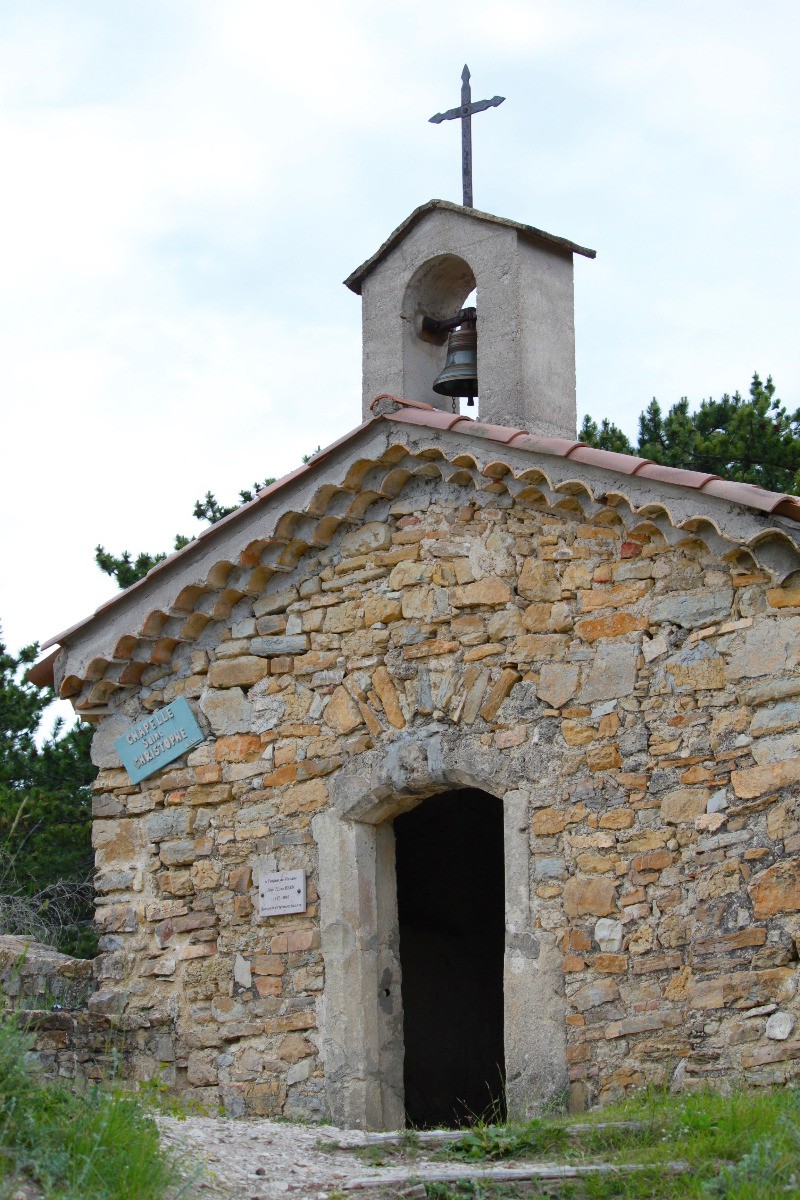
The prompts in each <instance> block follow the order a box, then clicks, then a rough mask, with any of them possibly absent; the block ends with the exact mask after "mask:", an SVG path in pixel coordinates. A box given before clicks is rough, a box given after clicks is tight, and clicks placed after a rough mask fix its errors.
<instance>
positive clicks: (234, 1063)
mask: <svg viewBox="0 0 800 1200" xmlns="http://www.w3.org/2000/svg"><path fill="white" fill-rule="evenodd" d="M414 489H415V490H414V491H413V493H412V492H408V493H407V494H401V498H400V499H399V500H398V501H396V502H395V503H394V504H393V505H390V511H389V515H388V517H387V518H386V519H381V520H380V521H371V522H368V523H366V524H364V525H362V526H360V527H357V528H354V529H352V530H351V531H350V532H349V533H347V534H345V536H343V537H337V538H335V539H334V541H333V542H332V543H331V545H330V547H328V548H327V549H325V550H322V551H320V552H315V551H313V550H310V551H309V553H308V554H307V555H306V557H305V559H303V560H301V562H300V564H299V566H298V567H297V568H296V569H294V570H287V573H286V575H285V577H284V579H283V581H282V582H281V586H280V587H277V588H276V587H275V584H276V583H278V582H280V581H279V580H277V579H273V580H271V581H270V584H269V585H268V590H267V591H266V593H265V594H263V595H261V596H259V597H258V598H256V599H252V598H244V599H238V598H236V597H235V598H234V600H235V603H234V602H233V601H232V603H233V607H230V605H229V615H220V612H221V609H220V607H219V606H218V607H217V608H216V609H215V610H214V612H209V613H208V614H207V615H206V617H205V619H204V620H202V621H198V626H197V637H196V639H195V640H194V641H193V642H184V643H180V644H178V645H177V647H175V648H174V649H173V645H168V646H166V647H165V649H164V652H163V660H164V661H163V662H162V663H160V664H153V665H151V666H148V667H147V668H146V670H145V671H144V673H143V675H142V676H141V683H140V684H139V685H138V686H137V687H135V688H130V689H128V690H127V691H124V690H120V691H118V692H117V693H116V694H115V696H114V697H113V698H112V705H113V706H114V712H113V715H112V716H110V717H108V718H106V719H105V720H104V721H103V722H102V723H101V725H100V728H99V731H98V734H97V735H96V738H95V747H94V754H95V757H96V761H97V762H98V763H99V764H100V766H101V770H100V774H99V776H98V779H97V782H96V785H95V788H96V797H95V816H96V821H95V826H94V842H95V846H96V851H97V868H98V877H97V886H98V892H99V900H98V910H97V917H98V922H99V926H100V930H101V934H102V938H101V949H102V951H103V954H102V956H101V958H100V959H99V960H98V962H97V965H96V971H97V976H98V983H99V992H98V993H97V994H96V996H95V997H94V1000H93V1004H94V1005H95V1009H96V1011H101V1010H105V1011H106V1012H116V1013H118V1014H123V1015H124V1017H125V1020H126V1021H128V1022H130V1023H131V1025H132V1026H133V1027H135V1028H138V1029H139V1031H140V1033H141V1031H147V1030H151V1031H158V1030H159V1029H163V1028H169V1029H170V1030H173V1029H174V1038H171V1043H170V1044H171V1049H170V1054H171V1055H172V1057H171V1059H170V1071H171V1072H172V1075H173V1077H174V1080H175V1085H176V1086H177V1087H180V1088H183V1089H186V1090H188V1091H189V1092H190V1093H191V1094H192V1095H194V1096H196V1097H197V1098H199V1099H203V1100H207V1101H208V1100H210V1101H212V1102H214V1101H216V1099H217V1098H219V1099H220V1100H221V1101H222V1102H223V1103H224V1104H225V1106H226V1107H227V1109H228V1111H230V1112H231V1113H241V1112H245V1111H249V1112H253V1113H265V1114H277V1113H282V1114H285V1115H287V1116H292V1117H322V1116H328V1115H330V1114H331V1112H333V1115H334V1116H335V1117H338V1116H339V1109H337V1107H336V1104H335V1103H334V1102H333V1101H332V1099H331V1095H332V1092H331V1088H332V1087H333V1088H334V1090H335V1087H336V1086H337V1085H336V1082H335V1079H334V1076H335V1075H336V1073H337V1071H341V1070H343V1069H344V1068H341V1067H336V1068H334V1057H335V1056H334V1054H333V1050H331V1049H330V1048H327V1049H326V1046H328V1043H329V1042H330V1044H331V1045H332V1044H333V1042H332V1041H331V1038H333V1039H334V1040H335V1037H334V1034H333V1033H331V1032H330V1031H331V1030H332V1029H333V1027H334V1026H335V1025H336V1022H337V1021H338V1020H339V1016H340V1014H339V1013H338V1012H335V1011H331V1000H330V999H328V1000H327V1001H326V999H325V993H324V986H325V967H326V963H325V962H324V961H323V958H324V956H323V949H325V954H327V955H328V967H329V973H330V967H331V964H332V962H333V959H334V957H335V956H336V954H338V953H339V952H338V951H337V950H336V945H337V943H336V940H335V937H334V933H335V930H334V932H331V929H332V925H331V923H332V922H333V924H335V923H336V920H339V926H337V928H339V927H340V926H341V920H340V919H339V918H338V917H337V915H336V913H334V912H333V911H332V909H333V908H334V907H335V904H336V900H335V897H334V895H333V892H332V891H331V890H330V889H329V894H328V897H327V902H328V904H329V906H331V907H330V908H329V910H328V912H327V914H326V912H325V910H324V905H325V902H326V896H325V894H323V895H322V897H321V899H322V903H323V914H322V916H323V920H322V922H321V921H320V896H319V895H318V890H319V883H320V876H319V855H318V845H317V838H318V837H321V836H322V834H321V833H320V831H321V830H322V829H323V826H324V822H322V821H321V820H320V822H317V823H316V824H315V826H314V828H313V829H312V820H313V819H314V818H315V817H319V818H320V819H322V818H323V817H326V819H327V814H331V815H332V819H333V818H335V817H338V815H339V814H340V813H342V812H343V811H344V808H345V807H347V806H350V808H352V805H353V804H354V803H357V802H358V799H359V796H361V795H363V797H364V798H365V805H366V803H367V798H371V799H370V803H371V804H372V806H373V807H372V808H371V809H370V814H371V815H370V816H369V818H368V819H369V820H370V821H371V822H372V823H373V824H375V822H377V821H379V819H380V816H381V811H384V810H381V811H378V810H377V809H376V808H375V804H376V803H378V802H379V801H380V803H383V802H384V800H385V803H386V808H385V814H386V815H387V816H388V817H391V815H392V814H393V812H394V811H397V810H396V809H392V807H391V794H392V791H393V788H396V790H397V792H398V794H400V793H402V794H403V796H404V799H403V804H404V805H405V807H408V806H409V803H410V802H411V801H410V800H409V797H412V798H413V797H414V796H416V798H417V799H419V798H421V797H422V796H424V795H425V794H428V793H429V792H430V791H432V790H437V789H438V790H442V789H443V788H444V787H445V786H450V787H454V786H459V784H466V783H469V784H470V785H474V786H482V787H484V788H485V789H486V790H489V791H492V792H493V793H494V794H495V795H498V796H501V797H502V798H503V799H504V801H505V802H506V805H507V807H508V808H509V811H511V810H512V808H513V816H514V821H515V822H516V825H515V829H524V830H526V831H527V833H525V834H524V835H522V836H523V837H524V843H525V848H524V851H523V852H521V853H523V867H522V871H523V874H524V876H525V887H524V888H522V891H524V893H525V896H524V906H523V908H520V907H519V904H518V902H517V899H516V898H514V897H509V911H511V910H512V909H513V911H514V912H515V913H517V916H516V917H515V918H514V921H515V922H516V923H517V926H518V925H519V922H520V921H523V923H524V922H527V924H528V928H527V929H520V928H518V927H516V926H515V929H514V938H516V939H517V942H515V943H514V945H517V944H521V942H520V941H519V939H523V940H524V938H526V937H527V938H528V939H529V944H530V945H535V946H536V951H535V955H539V954H541V955H542V956H544V953H545V950H546V949H547V948H548V947H550V948H554V952H555V954H556V957H555V960H554V961H556V963H557V971H558V980H557V992H558V997H557V1000H555V1001H552V1002H551V1003H550V1007H549V1014H550V1017H551V1018H553V1019H555V1020H556V1022H557V1024H558V1025H559V1027H560V1028H562V1029H563V1027H564V1026H566V1062H565V1065H564V1074H563V1080H564V1081H566V1080H567V1079H568V1081H569V1083H570V1085H571V1088H572V1093H573V1103H574V1104H576V1105H579V1104H581V1103H583V1102H591V1101H594V1100H596V1099H600V1100H601V1101H605V1100H608V1099H611V1098H615V1097H617V1096H619V1095H620V1094H622V1093H624V1091H625V1090H626V1089H627V1088H630V1087H633V1086H638V1085H641V1084H644V1083H646V1082H648V1081H663V1080H665V1079H668V1078H671V1079H673V1081H674V1083H675V1085H676V1086H696V1085H698V1084H702V1083H710V1084H712V1085H714V1086H718V1085H723V1084H725V1083H727V1082H729V1081H730V1080H732V1079H733V1078H739V1077H742V1078H744V1079H746V1080H748V1081H749V1082H751V1083H756V1084H767V1083H773V1082H782V1081H784V1080H788V1079H792V1078H795V1077H796V1076H797V1075H798V1074H800V1033H798V1029H797V1025H796V1022H797V1017H798V1015H799V1014H798V999H797V987H796V985H797V946H798V941H800V856H799V854H798V852H799V851H800V758H798V756H797V748H798V729H800V589H795V590H791V589H790V588H783V589H775V588H772V587H771V586H770V583H769V581H768V579H767V577H766V576H764V575H762V574H758V573H754V572H753V571H752V569H749V568H748V567H747V566H746V565H744V564H742V565H737V562H736V560H735V558H734V559H733V560H732V561H730V562H728V561H723V560H722V559H720V558H719V557H717V556H716V555H715V554H714V553H713V552H712V551H711V550H709V549H708V547H707V546H706V545H705V544H704V543H702V542H701V541H699V540H695V539H693V538H692V537H691V536H689V535H687V540H686V543H685V544H684V545H682V546H681V547H678V548H674V547H670V546H669V545H668V544H667V543H666V542H665V541H664V540H663V538H662V536H661V534H660V533H659V532H658V530H657V529H656V528H655V526H653V525H649V524H648V523H647V522H646V521H643V522H642V524H641V525H640V526H639V527H638V528H637V529H636V531H635V532H634V533H633V534H631V533H627V534H624V533H621V532H620V527H619V526H618V524H617V523H616V522H615V519H614V514H613V509H611V508H604V509H602V510H601V514H600V517H599V518H598V519H596V520H595V521H592V522H587V521H586V519H585V518H584V517H583V515H582V514H581V513H580V512H576V511H571V510H570V506H569V500H565V501H564V507H563V508H560V509H548V508H545V507H543V506H536V505H534V504H526V503H524V502H522V501H519V500H517V501H513V502H512V500H511V499H510V497H508V496H507V495H498V496H492V495H491V493H487V492H483V493H474V492H470V493H467V494H466V498H467V499H469V497H470V496H471V497H472V500H471V502H470V503H465V495H464V492H463V491H462V490H461V489H459V488H458V487H455V486H453V485H446V484H443V483H441V482H438V481H437V482H434V481H431V482H430V484H429V485H421V484H415V485H414ZM623 538H624V539H625V540H623ZM222 611H224V609H223V610H222ZM203 626H204V627H203ZM178 695H184V696H186V697H187V699H188V700H189V701H190V703H191V704H192V706H193V708H194V709H195V711H196V712H197V715H198V718H199V720H200V721H201V723H202V724H203V728H204V731H205V732H206V733H207V738H206V741H205V742H204V743H203V744H202V745H201V746H199V747H198V748H196V749H194V750H193V751H191V752H190V753H189V755H188V756H187V757H186V758H185V759H184V760H181V761H180V762H179V764H177V765H176V766H175V767H174V768H173V769H170V768H166V769H165V770H162V771H160V772H158V773H156V774H155V775H153V776H152V777H151V778H150V779H148V780H146V781H145V782H144V783H143V784H142V785H140V786H132V785H131V784H130V781H129V779H128V776H127V774H126V773H125V772H124V771H123V770H122V769H119V767H118V766H117V765H116V764H117V762H118V760H117V759H116V758H115V756H114V753H113V748H112V741H113V738H114V737H115V736H118V735H119V733H120V732H122V730H123V729H124V728H126V727H127V726H129V725H130V724H132V723H133V722H135V721H136V720H138V719H139V718H140V717H141V716H142V715H143V713H145V712H147V711H152V710H154V709H156V708H158V707H160V706H162V705H164V704H166V703H168V702H169V701H170V700H171V699H173V698H175V697H176V696H178ZM434 744H435V746H436V747H438V749H436V752H435V753H433V751H432V750H431V747H432V746H433V745H434ZM420 747H427V749H424V750H423V751H420V753H421V754H422V759H423V760H424V762H425V763H426V764H427V765H426V766H425V769H424V770H421V772H420V773H419V777H418V779H417V782H416V783H415V782H414V778H415V776H414V772H415V771H416V769H417V768H416V766H415V763H416V761H417V758H415V755H417V752H418V751H419V748H420ZM404 756H405V757H404ZM426 756H427V757H426ZM437 756H438V758H437ZM417 757H418V755H417ZM434 759H436V761H438V762H439V763H440V765H439V766H438V767H436V766H435V765H434V766H431V763H433V762H434ZM442 763H444V766H442V765H441V764H442ZM409 764H410V765H409ZM450 764H452V765H450ZM437 772H438V773H437ZM409 780H410V781H411V782H409ZM365 811H366V808H365ZM376 813H377V815H376ZM351 818H352V814H351ZM356 819H360V818H358V815H357V814H356ZM364 819H367V818H364ZM315 831H316V834H317V836H316V837H315ZM326 836H327V835H326ZM354 861H355V860H354ZM294 868H305V870H306V871H307V873H308V899H309V905H308V911H307V912H306V913H305V914H303V915H301V916H293V917H283V918H269V919H262V918H259V917H258V916H257V914H256V908H257V883H258V877H259V873H260V872H262V871H271V870H276V869H277V870H288V869H294ZM515 869H516V868H515ZM518 890H519V889H518ZM519 903H520V904H521V903H522V901H520V902H519ZM515 906H516V907H515ZM519 912H524V914H525V915H524V917H522V918H520V917H519ZM326 929H328V932H327V933H325V931H326ZM321 932H322V933H323V934H325V936H326V938H327V941H326V942H325V943H322V942H321ZM340 932H341V930H340ZM358 932H359V931H358V930H356V934H355V936H358ZM374 932H375V931H373V933H374ZM377 932H378V933H380V930H379V929H378V930H377ZM336 936H339V935H338V934H337V935H336ZM531 939H532V940H531ZM512 940H513V939H512ZM540 947H541V948H542V949H541V950H540ZM513 953H514V946H513V945H511V944H510V949H509V954H513ZM548 953H549V951H548ZM551 957H552V956H551ZM540 961H544V958H543V957H542V958H540ZM548 961H550V960H549V959H548ZM515 986H519V987H522V988H524V987H525V986H527V985H526V983H525V979H524V976H523V978H522V983H518V984H515ZM535 986H536V985H535V983H534V980H533V976H531V983H530V987H531V988H534V987H535ZM346 990H347V989H346V988H345V991H346ZM362 999H363V998H360V999H358V1001H357V1002H358V1003H359V1004H360V1003H361V1002H362ZM337 1002H338V1001H337ZM341 1002H342V1003H346V1000H343V1001H341ZM353 1002H354V1003H355V1002H356V1001H355V1000H354V1001H353ZM554 1014H555V1015H554ZM512 1018H513V1014H510V1015H509V1018H508V1019H509V1021H511V1020H512ZM387 1028H388V1027H387ZM393 1028H394V1034H393V1035H392V1036H395V1037H396V1036H398V1034H397V1026H396V1025H395V1026H394V1027H393ZM326 1030H327V1031H328V1032H326ZM334 1032H335V1031H334ZM142 1036H144V1035H142ZM376 1036H377V1035H376ZM387 1036H388V1034H387ZM524 1036H525V1035H524V1033H521V1032H520V1029H516V1031H514V1030H510V1031H507V1042H508V1044H509V1045H513V1046H514V1047H516V1050H515V1053H516V1052H517V1050H518V1052H519V1054H520V1055H523V1053H524V1051H525V1044H524ZM520 1038H522V1041H520ZM326 1039H327V1040H326ZM508 1039H510V1041H509V1040H508ZM515 1039H516V1040H515ZM137 1054H138V1057H136V1055H134V1058H135V1059H136V1066H135V1069H136V1071H138V1072H139V1074H146V1073H147V1072H148V1071H151V1070H152V1069H153V1068H154V1066H157V1063H158V1060H159V1059H160V1058H161V1057H163V1056H161V1055H160V1054H159V1053H158V1052H157V1050H156V1049H155V1048H154V1046H153V1045H150V1046H145V1045H144V1044H142V1046H141V1049H140V1050H138V1051H137ZM167 1057H168V1056H167ZM373 1058H374V1056H373ZM508 1065H509V1068H511V1067H512V1064H511V1063H509V1064H508ZM373 1069H375V1068H374V1067H373ZM558 1083H559V1077H558V1072H556V1073H555V1074H554V1075H552V1077H551V1078H550V1083H549V1085H548V1086H550V1090H554V1089H555V1087H556V1085H557V1084H558ZM543 1099H546V1096H545V1095H539V1096H530V1097H529V1106H530V1107H531V1109H533V1108H535V1106H536V1104H537V1102H539V1103H540V1102H541V1101H542V1100H543ZM364 1111H366V1110H364ZM368 1119H369V1118H367V1117H364V1118H363V1120H365V1121H367V1120H368Z"/></svg>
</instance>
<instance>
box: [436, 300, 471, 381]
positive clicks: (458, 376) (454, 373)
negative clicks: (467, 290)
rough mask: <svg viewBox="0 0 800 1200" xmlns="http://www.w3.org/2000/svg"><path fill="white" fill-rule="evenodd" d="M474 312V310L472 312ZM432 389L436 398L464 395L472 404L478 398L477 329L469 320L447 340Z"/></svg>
mask: <svg viewBox="0 0 800 1200" xmlns="http://www.w3.org/2000/svg"><path fill="white" fill-rule="evenodd" d="M473 311H474V310H473ZM433 390H434V391H435V392H436V393H437V394H438V395H440V396H467V397H468V400H467V404H474V403H475V400H474V397H475V396H477V395H478V330H477V326H476V324H475V321H474V319H473V320H465V321H463V322H462V324H461V328H460V329H455V330H453V332H452V333H451V334H450V336H449V337H448V339H447V357H446V358H445V362H444V369H443V370H442V372H441V373H440V374H439V375H437V377H436V381H435V382H434V385H433Z"/></svg>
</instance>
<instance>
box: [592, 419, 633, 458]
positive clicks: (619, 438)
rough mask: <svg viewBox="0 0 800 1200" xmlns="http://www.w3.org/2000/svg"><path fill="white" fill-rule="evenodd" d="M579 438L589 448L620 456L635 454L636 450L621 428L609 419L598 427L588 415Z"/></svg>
mask: <svg viewBox="0 0 800 1200" xmlns="http://www.w3.org/2000/svg"><path fill="white" fill-rule="evenodd" d="M578 437H579V438H580V440H581V441H582V442H585V443H586V445H587V446H595V447H596V448H597V449H598V450H614V451H616V452H617V453H618V454H633V453H634V449H633V446H632V445H631V443H630V441H629V440H628V438H627V437H626V435H625V434H624V433H623V432H622V430H621V429H620V428H619V426H617V425H615V424H614V423H613V421H609V419H608V417H603V420H602V421H601V422H600V424H599V425H598V424H597V422H596V421H593V420H592V418H591V417H590V416H589V414H588V413H587V414H586V416H585V417H584V418H583V424H582V425H581V427H580V430H579V431H578Z"/></svg>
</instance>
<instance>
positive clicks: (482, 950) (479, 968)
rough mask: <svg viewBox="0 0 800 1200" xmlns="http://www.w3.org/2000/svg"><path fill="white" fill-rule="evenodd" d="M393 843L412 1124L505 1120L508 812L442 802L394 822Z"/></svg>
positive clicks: (494, 803) (468, 795) (481, 800)
mask: <svg viewBox="0 0 800 1200" xmlns="http://www.w3.org/2000/svg"><path fill="white" fill-rule="evenodd" d="M394 836H395V864H396V876H397V913H398V928H399V934H400V938H399V959H400V978H401V992H402V1005H403V1090H404V1094H405V1110H406V1121H407V1123H408V1124H409V1125H410V1126H412V1127H414V1128H434V1127H437V1126H438V1127H441V1126H446V1127H451V1126H458V1125H464V1124H469V1123H472V1122H474V1120H475V1118H476V1117H483V1118H485V1119H489V1120H493V1121H496V1120H500V1119H504V1118H505V1115H506V1113H505V1051H504V1045H503V1035H504V1018H503V1013H504V991H503V957H504V948H505V874H504V854H503V806H502V803H501V801H499V800H498V799H496V798H495V797H494V796H489V795H487V794H486V792H482V791H479V790H477V789H472V788H470V789H462V790H459V791H452V792H443V793H440V794H438V795H435V796H430V797H429V798H428V799H427V800H423V801H422V803H421V804H419V805H417V807H416V808H414V809H412V810H411V811H410V812H406V813H403V814H401V815H400V816H398V817H397V818H396V819H395V821H394Z"/></svg>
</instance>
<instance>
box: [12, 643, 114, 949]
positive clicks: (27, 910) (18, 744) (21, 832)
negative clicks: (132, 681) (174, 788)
mask: <svg viewBox="0 0 800 1200" xmlns="http://www.w3.org/2000/svg"><path fill="white" fill-rule="evenodd" d="M37 653H38V647H37V646H35V645H32V646H26V647H24V648H23V649H22V650H21V651H20V652H19V654H18V655H16V656H15V655H13V654H10V653H8V651H7V650H6V647H5V645H3V643H2V642H0V930H1V931H2V932H7V933H14V932H20V933H26V934H28V935H30V936H35V937H37V938H38V939H39V940H42V939H45V940H52V941H55V942H56V943H57V944H58V946H59V948H60V949H62V950H65V951H68V952H72V953H75V952H79V953H80V952H91V950H92V948H93V944H94V934H93V930H92V925H91V922H92V917H93V911H94V910H93V905H92V889H91V883H90V877H91V872H92V865H93V858H92V849H91V814H92V802H91V791H90V787H89V785H90V783H91V781H92V779H93V778H94V776H95V773H96V772H95V769H94V767H93V766H92V763H91V760H90V758H89V745H90V742H91V735H92V729H91V726H89V725H82V724H80V723H79V722H78V723H76V724H75V725H74V726H73V727H72V728H71V729H65V727H64V722H63V721H61V720H59V721H57V722H56V724H55V726H54V728H53V731H52V733H51V734H50V736H49V737H45V738H44V739H43V740H41V741H40V742H39V743H38V744H37V732H38V730H39V726H40V724H41V720H42V716H43V714H44V712H45V709H46V708H47V707H48V705H49V704H50V702H51V701H52V700H53V699H54V696H53V692H52V691H51V690H50V689H49V688H42V689H39V688H37V687H35V686H34V685H33V684H32V683H28V682H27V680H26V679H25V671H26V670H27V668H28V667H30V666H31V665H32V664H33V663H34V662H35V661H36V656H37Z"/></svg>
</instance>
